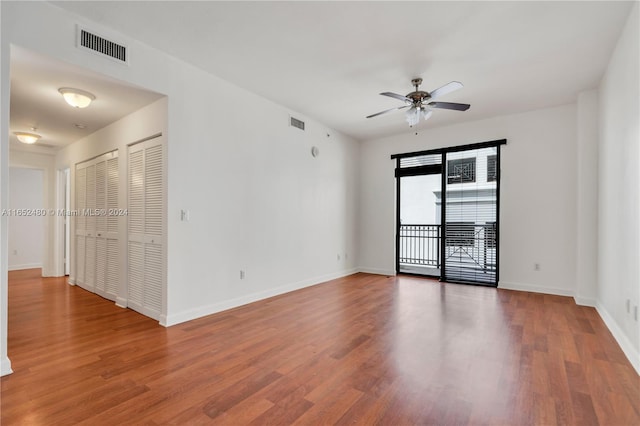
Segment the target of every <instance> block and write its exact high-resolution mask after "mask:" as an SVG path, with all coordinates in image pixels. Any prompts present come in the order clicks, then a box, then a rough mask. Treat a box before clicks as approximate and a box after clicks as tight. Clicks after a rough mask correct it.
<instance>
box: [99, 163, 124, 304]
mask: <svg viewBox="0 0 640 426" xmlns="http://www.w3.org/2000/svg"><path fill="white" fill-rule="evenodd" d="M110 157H111V158H109V159H108V160H106V161H100V162H99V163H97V164H96V213H97V215H96V216H95V224H96V229H95V241H96V262H95V263H96V267H95V270H96V286H95V292H96V293H97V294H99V295H100V296H102V297H105V298H107V299H110V300H116V298H117V296H118V244H117V242H118V184H119V182H118V156H117V152H114V153H111V155H110Z"/></svg>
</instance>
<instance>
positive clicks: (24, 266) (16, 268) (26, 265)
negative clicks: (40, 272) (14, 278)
mask: <svg viewBox="0 0 640 426" xmlns="http://www.w3.org/2000/svg"><path fill="white" fill-rule="evenodd" d="M24 269H42V263H23V264H22V265H9V270H10V271H22V270H24Z"/></svg>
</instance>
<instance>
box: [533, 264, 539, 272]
mask: <svg viewBox="0 0 640 426" xmlns="http://www.w3.org/2000/svg"><path fill="white" fill-rule="evenodd" d="M533 270H534V271H539V270H540V264H539V263H534V264H533Z"/></svg>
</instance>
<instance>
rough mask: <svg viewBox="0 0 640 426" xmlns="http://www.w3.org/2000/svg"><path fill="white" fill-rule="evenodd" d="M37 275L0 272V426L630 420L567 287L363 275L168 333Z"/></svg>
mask: <svg viewBox="0 0 640 426" xmlns="http://www.w3.org/2000/svg"><path fill="white" fill-rule="evenodd" d="M39 273H40V272H39V270H26V271H15V272H11V273H10V275H9V335H8V352H9V356H10V358H11V360H12V366H13V369H14V373H13V374H12V375H9V376H6V377H3V378H2V379H1V381H0V385H1V392H2V393H1V398H0V399H1V400H0V408H1V414H0V422H1V423H2V425H3V426H4V425H22V424H84V425H92V426H95V425H113V424H123V425H128V424H135V425H166V424H175V425H183V424H189V425H198V424H222V425H243V424H255V425H268V424H278V425H285V424H299V425H312V424H313V425H315V424H344V425H347V424H348V425H354V424H358V425H360V424H366V425H369V424H385V425H386V424H394V425H395V424H402V425H409V424H438V425H440V424H455V425H464V424H470V425H495V424H500V425H516V424H517V425H540V424H544V425H547V424H548V425H553V424H558V425H560V424H567V425H589V424H594V425H595V424H599V425H616V426H617V425H636V424H640V378H639V377H638V375H637V374H636V372H635V370H633V367H632V366H631V365H630V363H629V362H628V361H627V359H626V358H625V356H624V354H623V353H622V351H621V350H620V347H619V346H618V345H617V343H616V341H615V340H614V339H613V337H612V336H611V333H610V332H609V331H608V329H607V328H606V326H605V325H604V323H603V321H602V320H601V319H600V317H599V316H598V314H597V312H596V311H595V309H593V308H588V307H583V306H577V305H575V303H574V302H573V299H571V298H568V297H560V296H551V295H544V294H534V293H526V292H517V291H509V290H496V289H492V288H486V287H474V286H464V285H456V284H443V283H439V282H437V281H434V280H428V279H421V278H417V277H407V276H398V277H385V276H380V275H371V274H362V273H361V274H355V275H352V276H349V277H345V278H341V279H337V280H333V281H330V282H327V283H324V284H321V285H317V286H313V287H308V288H305V289H303V290H299V291H294V292H291V293H287V294H285V295H282V296H277V297H273V298H270V299H266V300H263V301H260V302H256V303H252V304H250V305H246V306H241V307H238V308H235V309H231V310H228V311H225V312H221V313H219V314H215V315H210V316H207V317H204V318H200V319H197V320H194V321H190V322H188V323H184V324H179V325H176V326H173V327H170V328H168V329H167V328H163V327H161V326H159V325H158V323H157V322H155V321H153V320H151V319H149V318H147V317H144V316H142V315H140V314H138V313H136V312H133V311H130V310H127V309H121V308H118V307H116V306H115V305H114V303H113V302H111V301H108V300H105V299H102V298H100V297H98V296H96V295H94V294H92V293H89V292H87V291H85V290H83V289H81V288H79V287H74V286H69V285H68V284H66V282H65V279H64V278H44V279H43V278H41V277H40V276H39Z"/></svg>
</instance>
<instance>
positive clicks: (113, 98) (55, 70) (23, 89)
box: [9, 46, 162, 152]
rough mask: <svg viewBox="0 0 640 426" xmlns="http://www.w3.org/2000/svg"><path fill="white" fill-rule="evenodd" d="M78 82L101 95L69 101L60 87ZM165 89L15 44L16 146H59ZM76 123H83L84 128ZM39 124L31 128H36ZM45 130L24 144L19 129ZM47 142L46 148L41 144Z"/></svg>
mask: <svg viewBox="0 0 640 426" xmlns="http://www.w3.org/2000/svg"><path fill="white" fill-rule="evenodd" d="M61 87H73V88H76V89H82V90H85V91H88V92H91V93H92V94H94V95H95V96H96V99H95V100H94V101H93V102H92V103H91V105H90V106H89V107H87V108H83V109H76V108H72V107H71V106H69V105H67V103H66V102H65V101H64V99H63V98H62V95H61V94H60V93H59V92H58V89H59V88H61ZM160 97H162V95H160V94H158V93H153V92H150V91H147V90H143V89H141V88H139V87H135V86H132V85H130V84H127V83H123V82H121V81H117V80H113V79H110V78H107V77H105V76H103V75H99V74H96V73H93V72H90V71H88V70H84V69H81V68H78V67H76V66H74V65H70V64H67V63H64V62H60V61H58V60H55V59H52V58H50V57H47V56H43V55H40V54H37V53H34V52H32V51H29V50H26V49H23V48H20V47H17V46H13V47H12V48H11V101H10V102H11V105H10V108H11V114H10V117H11V118H10V122H9V127H10V130H11V137H10V146H11V147H12V148H14V149H26V150H38V149H39V150H40V152H47V150H48V151H55V150H57V149H59V148H60V147H62V146H65V145H68V144H70V143H72V142H75V141H76V140H78V139H80V138H83V137H85V136H87V135H89V134H91V133H93V132H95V131H96V130H99V129H101V128H103V127H105V126H106V125H108V124H111V123H113V122H114V121H117V120H118V119H120V118H122V117H124V116H126V115H128V114H130V113H131V112H133V111H136V110H138V109H140V108H142V107H143V106H145V105H148V104H150V103H152V102H153V101H155V100H157V99H159V98H160ZM76 124H78V125H83V126H84V127H85V128H84V129H79V128H77V127H76ZM33 127H35V128H36V130H35V131H32V130H31V128H33ZM20 131H21V132H33V133H37V134H39V135H41V136H42V138H41V139H40V140H39V141H38V143H37V144H35V145H33V146H25V145H24V144H21V143H20V142H18V140H17V138H16V137H15V135H14V134H13V133H14V132H20ZM42 147H45V148H47V149H42Z"/></svg>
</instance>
